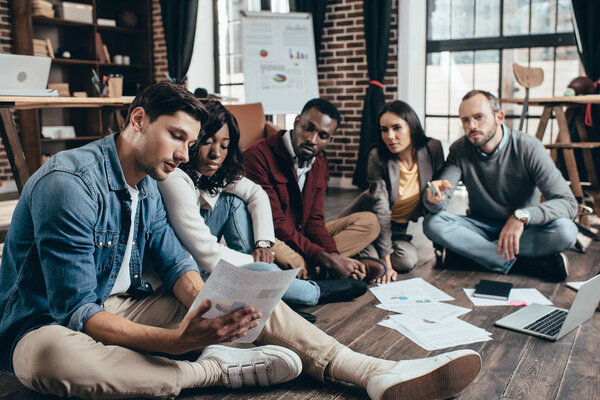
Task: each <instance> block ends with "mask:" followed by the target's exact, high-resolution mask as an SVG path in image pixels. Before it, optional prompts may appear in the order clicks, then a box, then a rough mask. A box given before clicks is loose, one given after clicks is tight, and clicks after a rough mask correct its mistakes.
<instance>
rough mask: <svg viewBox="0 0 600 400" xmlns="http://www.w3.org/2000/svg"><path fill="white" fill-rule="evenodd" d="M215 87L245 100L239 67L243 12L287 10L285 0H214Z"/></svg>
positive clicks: (240, 61)
mask: <svg viewBox="0 0 600 400" xmlns="http://www.w3.org/2000/svg"><path fill="white" fill-rule="evenodd" d="M214 7H215V12H214V15H215V27H216V30H215V90H216V92H217V93H220V94H222V95H223V96H229V97H235V98H236V99H238V100H239V102H241V103H243V102H245V94H244V71H243V68H242V24H241V18H242V17H241V12H242V11H261V10H271V11H273V12H289V10H290V8H289V4H288V0H214Z"/></svg>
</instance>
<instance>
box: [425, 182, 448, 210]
mask: <svg viewBox="0 0 600 400" xmlns="http://www.w3.org/2000/svg"><path fill="white" fill-rule="evenodd" d="M427 186H429V189H431V192H432V193H433V195H434V196H437V193H436V192H435V189H434V188H433V186H432V185H431V182H427ZM440 206H442V208H444V202H443V201H440Z"/></svg>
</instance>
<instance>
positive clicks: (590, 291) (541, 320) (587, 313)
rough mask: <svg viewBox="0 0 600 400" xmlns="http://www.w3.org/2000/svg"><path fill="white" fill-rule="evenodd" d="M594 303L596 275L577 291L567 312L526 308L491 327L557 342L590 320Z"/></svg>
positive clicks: (599, 288) (599, 280)
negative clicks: (499, 327) (496, 326)
mask: <svg viewBox="0 0 600 400" xmlns="http://www.w3.org/2000/svg"><path fill="white" fill-rule="evenodd" d="M598 302H600V275H596V276H595V277H593V278H591V279H590V280H588V281H587V282H585V283H584V284H583V285H582V286H581V287H580V288H579V291H578V292H577V296H575V300H573V304H572V305H571V309H569V310H563V309H562V308H557V307H552V306H543V305H541V304H530V305H528V306H527V307H525V308H522V309H520V310H519V311H516V312H514V313H512V314H510V315H508V316H506V317H504V318H502V319H500V320H498V321H496V323H495V325H498V326H501V327H503V328H508V329H513V330H515V331H519V332H523V333H528V334H530V335H534V336H539V337H541V338H544V339H548V340H558V339H560V338H561V337H563V336H565V335H566V334H567V333H569V332H571V331H572V330H573V329H575V328H577V327H578V326H579V325H581V324H583V323H584V322H585V321H587V320H588V319H590V318H591V317H592V315H594V311H595V310H596V306H597V305H598Z"/></svg>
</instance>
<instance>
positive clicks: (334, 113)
mask: <svg viewBox="0 0 600 400" xmlns="http://www.w3.org/2000/svg"><path fill="white" fill-rule="evenodd" d="M311 108H316V109H317V110H319V112H322V113H323V114H325V115H329V116H330V117H331V118H332V119H335V120H336V121H337V126H336V129H337V128H339V126H340V123H341V122H342V117H341V116H340V112H339V111H338V109H337V107H336V106H334V105H333V104H332V103H331V102H329V101H327V100H325V99H319V98H316V99H312V100H309V101H308V103H306V104H305V105H304V107H302V111H301V112H300V115H302V114H304V113H305V112H306V111H308V110H310V109H311Z"/></svg>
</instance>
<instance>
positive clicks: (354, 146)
mask: <svg viewBox="0 0 600 400" xmlns="http://www.w3.org/2000/svg"><path fill="white" fill-rule="evenodd" d="M391 13H392V15H391V27H390V43H389V49H388V64H387V69H386V76H385V80H384V81H383V82H382V83H383V84H384V90H385V98H386V101H390V100H394V99H396V95H397V87H398V82H397V73H398V62H397V56H398V0H392V12H391ZM317 70H318V78H319V88H320V89H319V90H320V95H321V97H322V98H325V99H327V100H329V101H331V102H332V103H333V104H335V105H336V106H337V107H338V108H339V110H340V113H341V115H342V124H341V125H340V127H339V129H338V132H337V133H336V135H335V140H334V142H333V143H332V144H330V145H329V146H328V148H327V159H328V160H329V163H330V174H331V180H330V186H334V187H353V186H352V184H351V182H352V175H353V173H354V168H355V165H356V160H357V158H358V148H359V143H360V125H361V124H360V121H361V115H362V108H363V101H364V98H365V93H366V91H367V86H368V83H369V77H368V75H367V56H366V47H365V34H364V19H363V0H329V1H328V5H327V13H326V15H325V23H324V27H323V40H322V43H321V52H320V55H319V64H318V66H317Z"/></svg>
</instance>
